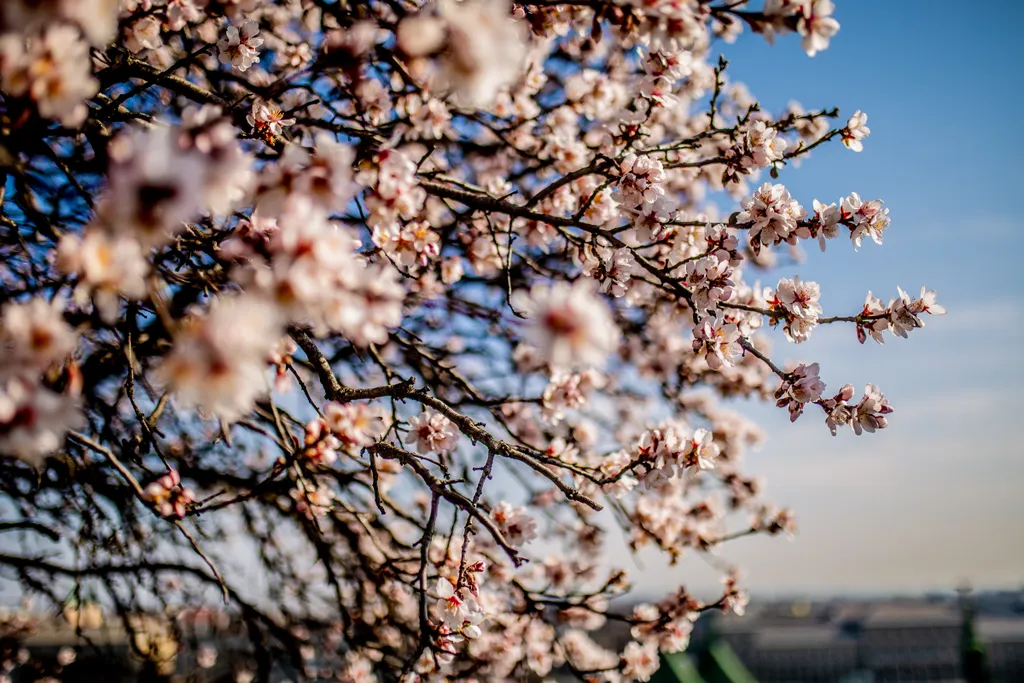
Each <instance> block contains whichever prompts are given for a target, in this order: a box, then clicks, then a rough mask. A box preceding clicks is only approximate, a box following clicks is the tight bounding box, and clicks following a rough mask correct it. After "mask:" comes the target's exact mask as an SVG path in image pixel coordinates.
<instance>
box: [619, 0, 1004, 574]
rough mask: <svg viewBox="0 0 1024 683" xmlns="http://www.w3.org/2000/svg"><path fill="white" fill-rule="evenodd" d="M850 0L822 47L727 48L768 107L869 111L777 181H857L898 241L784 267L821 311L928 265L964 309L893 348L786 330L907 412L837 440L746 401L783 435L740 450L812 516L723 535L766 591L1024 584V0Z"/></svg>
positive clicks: (833, 378)
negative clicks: (849, 143) (789, 533)
mask: <svg viewBox="0 0 1024 683" xmlns="http://www.w3.org/2000/svg"><path fill="white" fill-rule="evenodd" d="M981 5H984V6H985V8H986V11H980V9H979V7H980V6H981ZM835 16H836V17H837V18H838V19H839V21H840V23H841V29H840V31H839V33H838V34H837V35H836V36H835V37H834V38H833V40H832V44H831V47H830V48H829V49H828V50H827V51H825V52H823V53H819V54H818V55H817V56H816V57H814V58H813V59H810V58H807V57H806V56H805V55H804V54H803V52H802V51H801V50H800V46H799V39H798V38H797V37H796V36H792V35H791V36H786V37H782V38H780V39H779V40H777V42H776V45H775V47H770V46H768V45H767V44H766V43H765V41H763V40H761V39H760V38H759V37H756V36H750V35H744V36H742V37H741V39H740V40H739V41H738V42H737V43H736V44H735V45H720V46H716V50H721V51H722V52H723V53H724V54H725V55H726V56H727V58H728V59H729V60H730V67H729V73H730V74H731V77H732V78H733V79H735V80H738V81H741V82H744V83H746V85H747V86H748V87H749V88H750V90H751V92H752V93H753V95H754V96H755V97H757V98H758V99H759V100H760V101H761V103H762V105H763V107H764V108H765V109H766V110H768V111H771V112H774V113H778V112H780V111H781V110H782V109H784V108H785V106H786V104H787V103H788V102H789V101H790V100H797V101H799V102H800V103H801V104H802V105H803V106H804V107H805V108H807V109H816V108H826V107H831V106H839V107H840V108H841V115H842V119H841V120H843V121H845V119H846V118H847V117H848V116H849V115H850V114H851V113H853V111H854V110H856V109H862V110H863V111H864V112H866V113H867V114H868V116H869V119H868V125H869V127H870V128H871V136H870V137H869V138H868V139H867V140H866V141H865V149H864V151H863V152H861V153H860V154H856V153H853V152H851V151H849V150H847V149H845V148H844V147H842V146H841V145H839V144H834V145H829V146H826V148H825V149H820V148H819V150H816V151H815V152H814V153H813V154H812V156H811V157H810V158H809V159H807V160H806V161H805V162H804V163H803V164H802V166H801V167H799V168H789V169H786V170H785V171H784V172H783V173H782V175H781V177H780V180H779V181H778V182H783V183H785V184H786V186H787V187H788V188H789V189H790V191H791V192H792V194H793V196H794V197H795V198H796V199H798V200H799V201H800V202H801V203H802V204H803V205H804V206H807V207H809V206H810V204H811V200H812V199H814V198H818V199H820V200H823V201H826V203H827V202H831V201H838V199H839V198H840V197H842V196H844V195H846V194H848V193H849V192H851V191H855V192H858V193H859V194H860V195H861V197H863V198H865V199H875V198H879V199H883V200H884V201H885V203H886V206H887V207H888V208H889V209H890V216H891V218H892V224H891V226H890V228H889V230H888V231H887V232H886V235H885V244H884V245H883V246H881V247H879V246H877V245H875V244H873V243H870V242H868V243H865V245H864V246H863V247H861V249H860V250H859V251H857V252H855V251H854V250H853V249H852V247H851V246H850V245H849V244H848V243H843V242H840V241H836V242H834V243H830V244H829V247H828V252H826V253H825V254H821V253H819V252H818V251H817V249H816V248H813V249H808V250H806V251H807V256H808V259H807V261H806V262H805V263H803V264H801V265H800V266H799V267H797V268H795V269H794V268H792V267H791V268H788V269H780V271H779V272H778V273H773V275H778V276H787V277H788V276H792V275H793V273H794V272H799V273H800V274H801V276H802V277H804V278H805V279H810V280H815V281H818V282H819V283H820V284H821V290H822V297H821V299H822V305H823V306H824V309H825V313H826V315H831V314H850V313H854V312H857V311H859V309H860V307H861V305H862V304H863V300H864V296H865V294H866V292H867V290H869V289H870V290H872V291H873V292H874V293H875V294H876V295H877V296H879V297H880V298H882V299H883V300H884V301H886V302H887V301H888V300H889V298H891V297H892V296H894V295H896V286H897V285H900V286H902V287H903V288H904V289H906V290H908V291H910V292H911V293H912V294H916V293H917V292H918V291H919V290H920V287H921V286H922V285H925V284H926V285H928V287H929V288H933V289H936V290H937V291H938V293H939V302H940V303H942V304H944V305H945V306H946V307H947V308H948V310H949V313H948V314H947V315H946V316H944V317H942V318H935V317H932V318H929V319H928V320H927V321H926V322H927V327H926V328H925V329H922V330H916V331H914V332H912V333H911V335H910V338H909V339H908V340H904V339H900V338H896V337H887V341H886V343H885V345H884V346H883V347H879V346H877V345H875V344H874V342H871V341H870V340H869V341H868V343H867V344H866V345H864V346H860V345H859V344H858V343H857V341H856V338H855V334H854V329H853V327H852V326H845V327H837V326H827V327H826V328H824V329H823V328H819V329H818V330H816V331H815V333H814V336H813V337H812V339H811V340H810V342H808V343H807V344H805V345H802V346H800V347H795V346H792V345H787V344H785V342H784V341H781V338H780V340H779V341H777V342H776V343H775V346H774V348H775V354H776V356H777V357H778V358H783V357H784V358H786V359H792V360H799V361H808V362H809V361H811V360H816V361H820V362H821V377H822V379H823V380H824V381H825V382H826V383H827V385H828V389H831V390H837V389H838V388H839V387H840V386H841V385H842V384H844V383H846V382H850V383H852V384H854V386H855V387H857V390H858V395H860V392H861V391H862V390H863V386H864V384H865V383H868V382H872V383H875V384H878V385H879V386H880V387H881V389H882V390H883V391H884V392H885V394H886V396H887V397H888V398H889V400H890V402H891V403H892V404H893V405H894V406H895V413H894V414H893V415H891V416H890V417H891V419H890V421H889V422H890V427H889V428H888V429H886V430H884V431H882V432H880V433H877V434H875V435H868V434H866V435H864V436H861V437H857V436H855V435H854V434H853V432H852V431H846V432H840V434H839V436H837V437H834V438H833V437H832V436H830V434H829V433H828V431H827V429H826V428H825V426H824V424H822V417H821V415H820V413H821V411H820V410H817V409H814V410H808V412H807V413H806V414H805V415H804V416H803V417H802V418H800V420H799V421H798V422H797V423H796V424H793V425H790V424H789V422H788V416H787V415H786V413H785V411H783V410H777V409H773V408H772V407H771V406H744V407H743V408H742V411H743V412H744V414H746V415H748V416H750V417H753V418H755V419H756V420H758V422H759V423H760V424H761V425H762V426H763V427H764V429H765V431H766V432H767V434H768V442H767V443H766V445H765V446H764V447H763V448H762V449H761V450H760V451H758V452H756V453H753V454H752V455H750V456H749V458H748V460H747V469H748V470H749V471H751V472H753V473H756V474H761V475H764V477H765V479H766V481H767V492H768V498H769V499H770V500H772V501H774V502H777V503H779V504H781V505H787V506H790V507H792V508H794V509H795V511H796V513H797V521H798V525H799V531H798V534H797V536H796V538H795V539H794V540H793V541H792V542H787V541H785V540H782V539H778V538H751V539H741V540H738V541H735V542H733V543H730V544H727V545H726V546H725V547H724V548H723V549H722V551H721V555H722V556H723V558H727V559H728V560H730V561H733V562H736V563H737V564H739V565H741V566H742V567H743V569H744V576H745V577H746V578H747V582H748V585H749V586H750V587H751V588H752V590H753V592H754V593H761V594H771V593H778V594H793V593H808V594H810V593H817V594H821V593H832V592H841V591H866V592H874V591H889V590H897V591H916V590H921V589H931V588H939V589H948V588H952V587H954V586H955V585H956V584H957V583H958V582H960V581H961V580H965V579H966V580H969V581H971V582H972V583H973V584H974V585H976V586H993V587H996V586H1007V587H1013V586H1021V585H1024V495H1022V494H1024V490H1022V489H1024V446H1022V443H1024V417H1022V416H1021V409H1020V405H1021V402H1020V398H1019V396H1020V387H1021V386H1022V384H1024V363H1022V361H1021V350H1022V344H1024V296H1022V295H1024V286H1022V285H1024V277H1022V272H1024V267H1022V265H1021V263H1020V262H1019V254H1020V251H1021V247H1022V246H1024V218H1022V215H1024V213H1022V211H1021V209H1020V202H1021V200H1022V198H1024V188H1022V180H1024V174H1022V172H1021V170H1020V159H1021V157H1022V154H1024V144H1022V136H1021V135H1020V134H1019V133H1018V132H1017V129H1018V127H1019V125H1020V124H1019V122H1018V121H1017V119H1018V117H1019V115H1020V114H1019V112H1020V110H1021V108H1022V106H1024V77H1022V75H1021V74H1022V68H1024V49H1022V48H1021V46H1020V39H1019V36H1018V35H1017V32H1018V30H1019V27H1020V26H1021V25H1022V24H1024V3H1017V2H1004V3H994V2H993V3H977V4H974V3H964V2H954V1H952V0H935V1H925V0H903V1H901V2H892V1H891V0H836V12H835ZM723 209H725V210H726V212H730V211H733V210H735V208H734V207H725V206H723ZM787 271H788V272H787ZM711 576H712V575H711V574H710V573H709V572H707V571H702V570H701V563H700V561H695V562H688V563H687V564H685V565H684V566H683V567H681V568H680V567H677V568H667V567H665V566H664V564H663V563H657V562H651V563H650V564H649V565H648V566H647V568H646V570H645V571H644V572H643V573H642V574H641V577H642V578H641V580H640V586H639V587H640V588H641V589H642V590H643V591H644V592H648V591H651V590H655V589H657V588H659V587H668V586H669V585H671V586H675V585H678V584H679V583H680V582H682V583H686V584H687V585H692V586H693V587H694V588H701V587H703V588H704V589H710V588H711V586H712V581H713V579H712V578H711Z"/></svg>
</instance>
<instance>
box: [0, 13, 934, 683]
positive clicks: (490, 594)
mask: <svg viewBox="0 0 1024 683" xmlns="http://www.w3.org/2000/svg"><path fill="white" fill-rule="evenodd" d="M851 8H854V9H855V8H856V3H851ZM832 11H833V6H832V2H830V1H829V0H765V1H764V2H758V1H754V2H743V1H741V2H735V1H731V0H582V1H578V2H557V1H549V0H535V1H534V2H518V3H515V4H510V3H508V2H505V1H504V0H461V1H460V0H437V1H436V2H428V3H420V2H418V0H373V1H370V2H345V1H342V0H301V1H300V0H274V1H272V0H120V2H118V0H32V1H29V0H10V1H8V2H4V3H2V4H0V32H2V38H0V88H2V104H0V123H2V127H3V131H4V135H3V138H2V147H0V173H2V177H3V183H2V187H3V190H2V192H3V194H2V197H3V199H2V213H0V249H2V251H3V265H2V266H0V283H2V285H0V292H2V294H0V296H2V299H0V301H2V309H0V345H2V356H0V454H2V457H0V516H2V521H0V539H2V541H3V542H2V546H0V547H2V549H3V550H2V552H0V576H2V577H4V579H5V580H8V581H15V582H17V583H18V585H20V587H21V590H22V591H23V592H24V594H26V595H32V596H33V597H34V598H35V599H36V600H37V604H42V605H44V607H45V609H50V610H53V611H58V612H60V611H63V612H64V613H65V614H77V615H82V614H83V613H84V610H87V609H88V610H89V614H91V615H92V617H90V620H91V621H96V620H97V619H99V618H101V617H100V615H106V618H108V619H115V620H120V621H122V622H123V624H124V626H125V628H129V629H131V628H134V625H135V624H137V621H133V620H132V618H131V617H132V615H137V614H142V613H146V614H151V615H162V618H166V619H168V620H170V623H173V619H174V618H175V617H177V616H181V615H182V614H185V613H186V612H187V611H188V610H190V609H195V608H196V606H197V605H201V604H205V605H209V604H213V603H215V602H216V601H218V600H223V601H224V603H226V604H224V605H223V606H222V608H221V609H223V610H225V611H226V612H227V613H229V614H231V615H233V616H234V617H235V618H237V619H239V620H242V621H244V622H245V624H246V625H247V630H246V634H247V637H248V638H249V639H250V641H251V642H250V644H249V656H250V659H248V660H246V661H248V662H249V664H248V665H247V666H249V667H250V668H248V669H246V670H244V671H243V670H239V680H241V679H242V678H243V677H245V678H252V677H253V676H255V677H257V678H258V679H259V680H270V679H272V678H273V677H274V676H275V675H276V673H275V672H278V671H280V670H281V667H284V666H287V667H291V668H290V669H289V670H292V671H298V672H300V673H301V675H303V676H305V677H306V678H308V679H318V678H329V677H334V679H335V680H340V681H343V682H346V683H353V682H356V681H358V682H360V683H366V682H368V681H378V680H379V681H390V680H402V681H441V680H453V681H454V680H477V681H501V680H528V679H529V680H533V677H535V676H539V677H544V676H547V675H548V674H549V673H551V672H552V671H554V670H556V669H558V670H560V671H563V672H571V673H575V674H576V675H577V676H578V677H579V678H580V679H582V680H587V681H606V682H617V681H632V680H641V681H645V680H647V679H648V678H649V677H650V675H651V674H652V673H653V672H654V671H655V670H656V669H657V667H658V657H659V651H661V652H673V651H677V650H680V649H683V648H685V647H686V645H687V641H688V637H689V634H690V630H691V626H692V624H693V622H694V621H695V619H696V618H697V617H698V616H699V615H700V614H701V612H703V611H706V610H712V609H720V610H726V611H728V610H733V611H736V612H742V609H743V605H744V604H745V602H746V597H745V593H744V590H743V587H742V585H741V584H740V582H739V578H738V574H737V573H736V571H735V570H734V569H732V568H731V567H728V566H725V565H721V563H718V564H716V566H722V567H723V569H722V571H723V590H722V591H721V594H720V595H712V596H703V597H701V598H699V597H697V596H695V595H693V594H691V593H689V592H688V591H687V590H686V589H685V588H684V587H680V588H678V590H675V591H672V592H670V593H669V594H667V595H666V596H665V597H664V598H663V599H662V600H660V601H657V602H653V603H650V604H647V603H645V604H640V605H638V606H637V607H636V608H635V610H634V611H633V612H632V613H628V614H623V613H621V612H618V611H615V610H612V609H610V608H609V601H610V600H612V599H613V598H616V597H619V596H622V595H623V594H624V593H626V592H627V591H629V590H630V588H631V587H632V584H631V579H630V576H629V574H628V573H627V571H625V569H624V568H623V567H621V566H617V565H620V564H628V563H625V562H622V561H621V559H620V558H618V557H615V558H609V557H608V552H607V548H609V547H610V548H615V547H618V546H616V544H618V543H621V541H620V540H619V539H620V538H625V542H626V543H627V544H628V546H629V548H630V549H632V550H639V549H642V548H647V549H654V551H656V552H660V553H662V554H664V555H665V556H666V557H667V558H669V559H670V560H671V561H672V562H673V563H674V562H676V561H677V560H680V559H681V558H683V557H684V556H685V555H687V554H690V553H696V554H703V553H709V552H712V551H716V550H717V549H718V548H719V546H721V545H722V544H723V543H725V542H726V541H728V540H731V539H735V538H738V537H741V536H745V535H749V534H758V533H763V534H778V533H780V532H790V531H791V530H792V528H793V516H792V513H791V512H790V511H789V510H787V509H779V508H776V507H775V506H773V505H772V504H771V503H769V502H767V501H766V500H764V499H763V497H762V484H761V482H760V481H759V480H757V479H755V478H752V477H749V476H747V475H745V474H744V473H743V470H742V468H741V466H742V456H743V453H744V450H745V449H747V448H748V447H750V446H751V445H754V444H756V443H757V442H758V441H759V440H760V438H761V432H760V431H759V429H758V428H757V426H756V425H754V424H752V423H751V422H749V421H748V420H747V419H745V418H744V417H742V416H741V415H739V414H737V413H736V412H734V411H733V410H731V409H728V408H726V407H724V406H723V405H722V399H725V398H733V397H746V398H755V399H759V400H763V401H768V402H773V403H775V404H776V405H777V406H778V407H779V408H780V409H784V410H786V411H788V413H789V415H790V417H791V418H792V419H793V420H796V419H798V418H801V417H802V418H803V419H804V420H815V421H820V422H821V423H823V424H822V428H823V429H829V430H831V432H832V433H833V434H838V433H839V432H840V431H842V432H844V433H843V434H842V435H840V438H853V437H854V436H855V435H860V434H862V432H869V433H874V432H877V431H879V430H882V429H884V428H885V427H886V426H887V420H888V419H889V415H890V413H892V411H893V409H892V407H890V405H889V403H888V402H887V400H886V398H885V396H884V394H883V393H882V390H881V389H880V388H879V387H876V386H874V385H868V386H867V387H864V388H863V390H858V388H855V387H853V386H851V385H849V384H844V382H843V378H842V377H838V376H834V374H833V373H831V372H830V371H829V369H828V368H819V365H818V364H817V363H814V362H811V361H810V360H808V361H807V362H802V363H793V362H789V361H788V360H787V359H788V358H790V357H794V356H802V355H803V353H804V351H805V349H812V348H813V339H812V337H813V336H814V333H815V331H816V330H817V328H818V327H819V326H820V325H825V324H833V325H842V326H847V327H848V328H849V329H850V334H853V335H857V336H858V338H859V339H860V340H861V342H864V341H865V340H866V339H867V338H868V337H870V338H871V339H872V340H874V341H875V342H878V343H882V342H883V341H884V340H885V339H886V337H887V336H888V335H890V334H895V335H898V336H901V337H906V336H907V334H908V332H910V331H911V330H914V329H916V328H919V327H922V326H923V325H924V321H925V317H926V315H927V314H941V313H943V312H944V311H943V309H942V308H941V307H940V306H939V305H938V304H937V303H936V300H935V293H934V292H932V291H929V290H926V289H922V290H921V292H920V294H919V295H914V294H912V293H909V292H904V291H903V290H900V289H897V288H896V287H895V286H894V287H893V290H894V292H895V296H893V297H892V298H889V299H888V301H887V302H886V300H885V299H883V298H879V297H877V296H875V295H874V294H872V293H870V292H868V293H867V296H866V299H865V303H864V306H863V308H861V309H860V310H841V311H824V310H823V309H822V306H821V305H820V304H819V295H820V292H819V287H818V285H817V284H816V283H814V282H808V281H805V280H802V279H801V278H800V277H799V276H797V275H794V276H792V277H782V278H781V279H776V277H771V273H772V271H773V269H775V267H776V265H777V264H778V263H779V262H780V259H782V263H786V264H788V263H791V262H792V259H791V257H792V254H793V253H794V251H795V250H797V249H799V247H800V246H801V245H802V244H804V243H811V244H812V245H813V246H818V247H820V249H821V251H825V250H826V248H827V247H828V248H830V249H858V248H863V249H862V251H863V253H862V255H861V257H862V258H871V254H870V252H871V251H872V250H873V249H874V248H875V246H876V245H880V244H881V243H882V240H883V236H884V234H885V231H886V230H887V229H888V228H889V223H890V221H889V217H888V215H887V209H885V208H883V205H882V201H881V200H879V199H867V198H862V197H861V196H860V195H859V194H858V193H857V191H856V188H841V189H838V190H837V194H842V195H843V196H840V197H838V198H836V199H835V200H832V199H830V198H824V199H822V198H814V197H795V196H792V195H791V193H790V192H789V191H788V190H787V189H786V187H785V184H784V180H785V175H786V171H787V168H788V167H789V165H790V164H791V163H793V162H795V161H797V160H799V159H802V158H803V157H805V156H807V155H808V154H811V153H812V152H813V150H814V149H815V148H817V147H818V146H820V145H824V144H842V145H845V146H846V147H847V148H849V149H850V150H852V151H853V152H859V151H861V149H862V148H863V145H864V144H865V140H866V138H868V136H869V133H870V131H869V128H868V126H867V118H868V117H867V115H865V114H864V113H862V112H860V111H857V112H853V113H852V114H850V113H847V114H843V115H842V116H840V113H839V112H838V111H837V110H835V109H829V108H827V106H826V107H825V108H821V109H810V110H804V109H802V108H801V107H800V106H798V105H796V104H793V105H791V106H790V107H789V109H787V110H786V111H782V112H776V113H771V112H768V111H765V110H763V109H762V108H761V107H760V106H759V105H758V102H757V100H756V99H754V97H752V96H751V95H750V93H749V92H748V91H747V90H746V88H745V87H744V86H743V85H741V84H739V83H735V82H733V81H732V80H730V78H729V75H728V72H727V63H726V61H725V60H724V59H722V58H720V57H717V55H718V53H719V52H720V51H723V50H725V51H727V50H728V45H727V44H728V43H731V42H733V41H735V40H737V39H747V38H746V37H745V36H743V35H742V34H745V33H747V34H759V35H760V39H767V40H769V41H774V40H775V39H776V38H778V39H779V43H780V47H779V48H778V49H783V50H793V49H800V48H801V47H802V49H803V50H804V51H805V52H806V53H807V54H808V55H809V56H813V55H814V54H815V53H816V52H818V51H821V50H824V49H826V48H827V47H828V44H829V41H830V40H831V39H833V38H834V37H835V34H836V33H837V31H838V29H839V24H838V23H837V22H836V20H835V19H834V18H833V17H832V16H831V14H832ZM786 34H794V35H793V36H791V37H786ZM751 39H757V38H751ZM816 104H819V105H820V104H821V103H816ZM721 206H726V207H728V208H726V209H724V210H722V209H719V208H718V207H721ZM897 229H898V226H897ZM822 258H824V257H822ZM762 281H764V282H770V283H771V285H770V286H767V287H765V286H762V285H761V284H759V283H760V282H762ZM771 328H777V329H778V331H779V332H781V334H778V333H773V332H771V331H770V330H771ZM773 336H774V337H775V341H776V342H778V344H777V348H776V349H772V348H771V347H770V345H769V338H770V337H773ZM789 344H793V345H799V346H798V347H797V346H789ZM808 353H810V354H813V351H809V352H808ZM826 381H827V383H828V386H827V385H826ZM830 387H838V389H835V388H830ZM780 438H784V436H782V435H780ZM874 438H879V437H877V436H876V437H874ZM602 511H604V512H602ZM616 527H618V528H616ZM613 560H614V561H613ZM683 578H685V577H683ZM39 601H41V602H39ZM154 618H155V617H154ZM607 619H616V620H620V621H624V622H626V624H627V626H628V627H629V628H630V629H631V633H632V637H633V640H632V641H631V642H630V643H629V644H628V645H626V647H625V649H624V650H623V651H620V652H616V651H611V650H608V649H605V648H604V647H602V646H600V645H598V643H597V642H595V640H594V639H593V638H592V633H593V632H594V631H595V630H597V629H599V628H601V627H602V625H603V624H604V623H605V622H606V620H607ZM73 621H75V623H76V624H78V626H79V627H81V625H82V623H84V622H83V618H82V617H81V616H78V617H76V618H75V619H74V620H73ZM151 650H152V648H151ZM142 654H144V655H147V656H155V655H154V654H153V651H149V652H143V653H142ZM207 659H208V657H207Z"/></svg>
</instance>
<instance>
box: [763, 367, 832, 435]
mask: <svg viewBox="0 0 1024 683" xmlns="http://www.w3.org/2000/svg"><path fill="white" fill-rule="evenodd" d="M824 391H825V383H824V382H822V381H821V379H820V378H819V377H818V364H817V363H811V364H810V365H804V364H802V363H801V364H800V365H798V366H797V367H796V369H794V370H793V371H792V372H791V373H789V377H788V378H787V379H786V380H785V381H784V382H783V383H782V385H781V386H780V387H779V388H778V389H777V390H776V391H775V398H777V399H778V403H777V404H776V405H778V407H780V408H788V409H789V419H790V420H791V421H796V419H797V418H798V417H800V413H802V412H803V410H804V406H805V405H807V404H808V403H813V402H815V401H817V400H818V399H819V398H821V395H822V393H823V392H824Z"/></svg>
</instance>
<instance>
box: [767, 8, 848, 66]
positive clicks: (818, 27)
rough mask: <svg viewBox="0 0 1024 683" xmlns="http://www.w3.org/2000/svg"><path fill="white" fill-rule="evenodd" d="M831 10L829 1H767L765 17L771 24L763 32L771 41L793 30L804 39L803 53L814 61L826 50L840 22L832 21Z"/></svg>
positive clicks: (832, 9)
mask: <svg viewBox="0 0 1024 683" xmlns="http://www.w3.org/2000/svg"><path fill="white" fill-rule="evenodd" d="M834 10H835V5H834V4H833V3H832V0H768V1H767V2H765V6H764V14H765V15H766V16H768V17H769V18H770V19H771V23H770V24H769V25H768V26H766V27H764V28H762V32H763V33H764V34H765V36H766V37H767V38H768V39H769V40H771V39H772V37H773V36H774V35H776V34H778V33H786V32H787V31H791V30H794V29H795V30H796V31H797V33H799V34H800V35H801V36H803V47H804V51H805V52H806V53H807V55H808V56H809V57H813V56H814V55H816V54H817V53H818V52H821V51H822V50H825V49H826V48H828V43H829V40H830V39H831V38H832V36H834V35H835V34H836V32H838V31H839V22H838V21H836V20H835V19H834V18H833V17H832V12H833V11H834ZM794 23H795V26H794Z"/></svg>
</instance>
